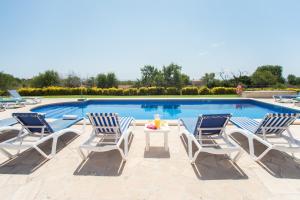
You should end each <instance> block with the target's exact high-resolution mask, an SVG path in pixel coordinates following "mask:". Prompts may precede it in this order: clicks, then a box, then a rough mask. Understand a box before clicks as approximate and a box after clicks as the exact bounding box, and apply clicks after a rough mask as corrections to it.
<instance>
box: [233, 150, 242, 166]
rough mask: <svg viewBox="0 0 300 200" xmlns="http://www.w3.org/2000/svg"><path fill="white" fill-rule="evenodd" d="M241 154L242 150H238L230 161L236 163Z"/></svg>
mask: <svg viewBox="0 0 300 200" xmlns="http://www.w3.org/2000/svg"><path fill="white" fill-rule="evenodd" d="M242 154H243V151H242V150H240V151H239V152H238V153H237V154H236V155H235V157H234V158H233V159H232V161H233V162H234V163H236V162H237V161H238V160H239V159H240V158H241V156H242Z"/></svg>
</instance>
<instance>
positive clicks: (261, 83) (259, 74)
mask: <svg viewBox="0 0 300 200" xmlns="http://www.w3.org/2000/svg"><path fill="white" fill-rule="evenodd" d="M251 80H252V82H253V84H254V85H255V86H256V87H266V86H271V85H275V84H276V83H277V77H276V76H275V75H274V74H272V72H270V71H267V70H256V71H255V72H254V73H253V74H252V77H251Z"/></svg>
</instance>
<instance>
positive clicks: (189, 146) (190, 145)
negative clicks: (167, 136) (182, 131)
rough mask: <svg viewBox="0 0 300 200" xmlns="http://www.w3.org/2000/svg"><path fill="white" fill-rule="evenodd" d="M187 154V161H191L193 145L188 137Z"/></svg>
mask: <svg viewBox="0 0 300 200" xmlns="http://www.w3.org/2000/svg"><path fill="white" fill-rule="evenodd" d="M188 143H189V144H188V152H189V159H190V160H192V159H193V155H192V154H193V144H192V139H191V138H190V136H188Z"/></svg>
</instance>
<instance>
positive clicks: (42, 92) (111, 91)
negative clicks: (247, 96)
mask: <svg viewBox="0 0 300 200" xmlns="http://www.w3.org/2000/svg"><path fill="white" fill-rule="evenodd" d="M18 91H19V93H20V94H21V95H23V96H52V95H80V94H84V95H110V96H134V95H180V94H182V95H210V94H235V88H225V87H215V88H212V89H209V88H207V87H201V88H198V87H185V88H182V89H181V90H180V89H177V88H175V87H168V88H164V87H141V88H129V89H120V88H84V87H82V88H65V87H47V88H21V89H19V90H18Z"/></svg>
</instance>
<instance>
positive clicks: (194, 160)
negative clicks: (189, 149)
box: [191, 149, 200, 164]
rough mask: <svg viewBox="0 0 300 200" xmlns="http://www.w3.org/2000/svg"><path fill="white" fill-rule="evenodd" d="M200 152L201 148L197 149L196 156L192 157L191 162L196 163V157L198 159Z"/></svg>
mask: <svg viewBox="0 0 300 200" xmlns="http://www.w3.org/2000/svg"><path fill="white" fill-rule="evenodd" d="M199 153H200V149H199V150H198V151H196V153H195V154H194V156H193V158H192V160H191V163H192V164H195V162H196V159H197V157H198V155H199Z"/></svg>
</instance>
